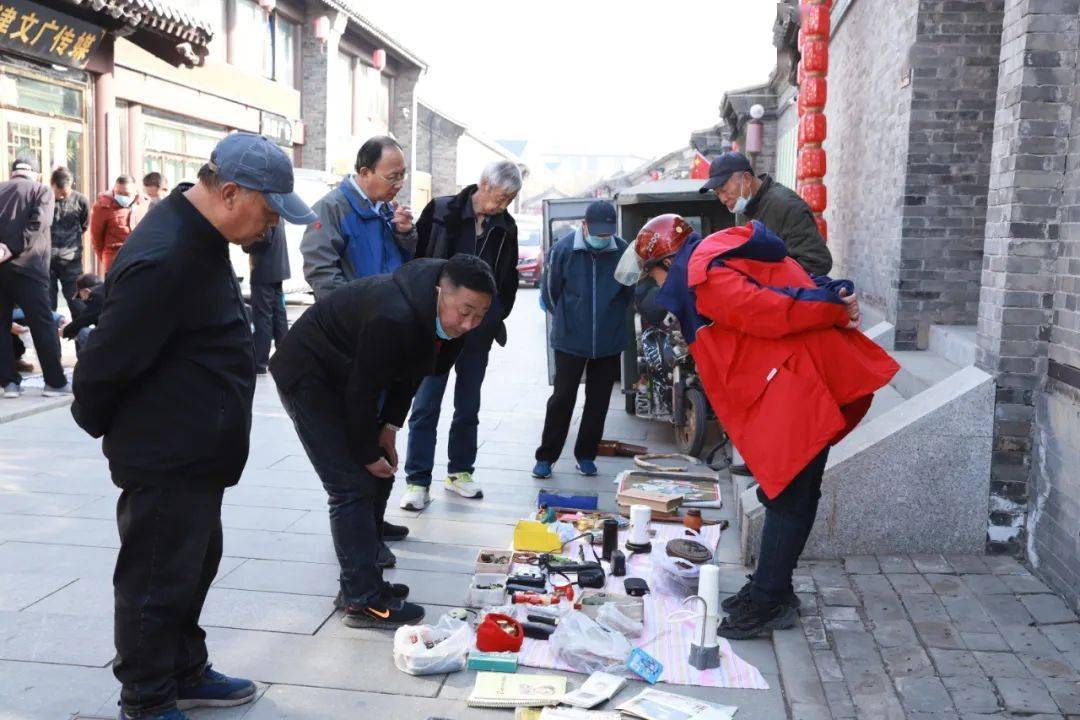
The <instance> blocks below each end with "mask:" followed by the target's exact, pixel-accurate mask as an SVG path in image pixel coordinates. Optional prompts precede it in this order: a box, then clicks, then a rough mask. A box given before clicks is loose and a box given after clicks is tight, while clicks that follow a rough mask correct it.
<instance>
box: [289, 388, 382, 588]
mask: <svg viewBox="0 0 1080 720" xmlns="http://www.w3.org/2000/svg"><path fill="white" fill-rule="evenodd" d="M278 394H279V395H280V396H281V403H282V405H284V407H285V412H287V413H288V415H289V417H290V418H292V421H293V425H294V426H295V427H296V434H297V435H298V436H299V437H300V443H301V444H302V445H303V446H304V451H305V452H306V453H307V456H308V459H309V460H311V464H312V465H313V466H314V467H315V472H316V474H317V475H318V476H319V480H321V481H322V484H323V487H324V488H325V489H326V494H327V495H328V496H329V501H328V502H329V505H330V534H331V535H332V536H333V538H334V551H335V552H336V553H337V558H338V564H339V565H340V566H341V575H340V576H339V579H340V582H341V594H342V597H343V598H344V599H345V602H346V603H347V604H349V605H366V604H367V603H369V602H371V601H373V600H374V599H375V598H376V597H378V595H379V593H380V592H382V591H383V590H384V589H385V587H386V582H385V581H384V580H383V577H382V569H381V568H379V566H378V565H376V560H377V559H378V556H379V547H380V544H381V542H382V541H381V540H380V537H381V536H382V525H383V513H384V512H386V502H387V500H388V499H389V498H390V491H391V490H392V489H393V487H394V480H393V478H389V479H383V478H377V477H375V476H374V475H372V474H371V473H369V472H368V471H367V469H366V468H365V467H364V466H363V465H362V464H361V463H360V461H359V460H356V459H355V458H354V457H353V455H352V452H351V445H352V442H351V441H350V439H349V437H348V433H347V431H346V426H347V423H346V408H345V401H344V400H343V393H342V392H341V391H340V390H335V389H333V388H331V387H329V386H327V385H326V384H324V383H323V382H321V381H320V380H318V379H316V378H306V379H304V380H301V381H300V382H299V383H298V384H297V385H296V386H295V387H294V388H292V390H291V391H290V392H288V393H285V392H280V391H279V393H278Z"/></svg>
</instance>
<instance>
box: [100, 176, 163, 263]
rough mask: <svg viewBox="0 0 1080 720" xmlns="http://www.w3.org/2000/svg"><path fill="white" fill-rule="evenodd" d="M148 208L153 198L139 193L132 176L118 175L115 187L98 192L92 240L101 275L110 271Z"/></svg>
mask: <svg viewBox="0 0 1080 720" xmlns="http://www.w3.org/2000/svg"><path fill="white" fill-rule="evenodd" d="M149 209H150V201H149V200H148V199H147V198H146V197H144V196H142V195H140V194H139V191H138V188H137V187H136V186H135V180H134V179H133V178H132V177H131V176H130V175H121V176H120V177H118V178H116V184H115V185H114V186H113V189H112V190H110V191H109V192H104V193H101V194H100V195H98V199H97V202H95V203H94V207H93V208H92V209H91V211H90V240H91V241H92V242H93V245H94V254H96V255H97V261H98V274H99V275H101V276H103V277H104V276H105V275H106V274H107V273H108V272H109V268H111V267H112V264H113V262H114V261H115V260H116V254H117V253H118V252H120V248H122V247H123V246H124V242H125V241H126V240H127V239H128V235H130V234H131V231H132V230H134V229H135V226H136V225H138V224H139V221H140V220H142V218H143V216H144V215H146V211H147V210H149Z"/></svg>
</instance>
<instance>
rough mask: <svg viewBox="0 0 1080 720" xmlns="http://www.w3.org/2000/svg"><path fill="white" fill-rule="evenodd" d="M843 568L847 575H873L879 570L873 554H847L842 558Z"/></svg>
mask: <svg viewBox="0 0 1080 720" xmlns="http://www.w3.org/2000/svg"><path fill="white" fill-rule="evenodd" d="M844 569H845V570H846V571H847V572H848V574H849V575H875V574H877V573H879V572H881V566H879V565H878V561H877V558H875V557H874V556H873V555H849V556H848V557H846V558H844Z"/></svg>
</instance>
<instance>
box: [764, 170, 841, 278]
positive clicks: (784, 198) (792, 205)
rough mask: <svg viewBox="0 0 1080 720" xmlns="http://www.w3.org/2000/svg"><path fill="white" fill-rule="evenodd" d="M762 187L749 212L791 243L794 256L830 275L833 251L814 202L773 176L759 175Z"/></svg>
mask: <svg viewBox="0 0 1080 720" xmlns="http://www.w3.org/2000/svg"><path fill="white" fill-rule="evenodd" d="M759 178H760V179H761V187H760V188H758V191H757V192H756V193H755V194H754V197H753V198H751V199H750V202H749V203H748V204H747V205H746V213H745V214H746V216H747V217H748V218H750V219H751V220H760V221H761V222H763V223H765V227H767V228H768V229H769V230H772V231H773V232H774V233H775V234H776V235H778V236H780V239H781V240H783V241H784V245H786V246H787V249H788V255H790V256H791V257H793V258H794V259H795V261H796V262H797V263H799V264H800V265H802V266H803V269H804V270H806V272H808V273H810V274H811V275H828V274H829V270H831V269H832V262H833V261H832V253H830V252H829V248H828V246H827V245H825V238H823V237H821V233H820V232H818V227H817V223H816V222H814V213H813V212H811V211H810V206H809V205H807V204H806V201H805V200H803V199H802V198H801V197H799V196H798V195H797V194H796V193H795V191H794V190H791V189H790V188H787V187H785V186H783V185H781V184H780V183H778V182H776V181H775V180H773V179H772V177H770V176H769V175H768V174H762V175H760V176H759Z"/></svg>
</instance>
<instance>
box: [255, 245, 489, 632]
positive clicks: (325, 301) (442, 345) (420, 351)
mask: <svg viewBox="0 0 1080 720" xmlns="http://www.w3.org/2000/svg"><path fill="white" fill-rule="evenodd" d="M494 294H495V279H494V277H493V276H492V274H491V270H490V269H489V268H488V266H487V264H486V263H485V262H484V261H483V260H481V259H480V258H479V257H477V256H475V255H455V256H454V257H452V258H451V259H450V260H432V259H423V260H414V261H413V262H410V263H407V264H405V265H403V266H401V267H400V268H398V269H397V270H395V271H394V273H393V274H391V275H375V276H372V277H367V278H364V279H362V280H354V281H352V282H350V283H347V284H345V285H342V286H341V287H339V288H337V289H335V290H333V291H332V292H330V293H329V294H328V295H326V296H325V297H324V298H322V299H320V300H319V301H318V302H316V303H315V305H314V306H313V307H312V308H311V309H309V310H308V311H307V312H305V313H304V315H303V316H302V317H301V318H300V319H299V320H298V321H296V323H295V324H294V325H293V327H292V329H291V330H290V331H289V333H288V335H286V336H285V340H284V341H283V342H282V343H281V345H280V346H279V347H278V350H277V352H276V353H275V354H274V357H273V358H272V359H271V360H270V371H271V374H272V375H273V378H274V382H275V383H277V386H278V393H279V394H280V395H281V401H282V404H283V405H284V406H285V411H286V412H287V413H288V414H289V417H290V418H292V421H293V424H294V425H295V426H296V433H297V435H299V436H300V442H301V443H302V444H303V446H304V450H305V451H306V452H307V455H308V458H309V459H310V460H311V464H312V465H313V466H314V467H315V472H316V473H318V475H319V479H320V480H321V481H322V483H323V487H324V488H326V492H327V494H328V495H329V498H330V499H329V502H330V533H331V535H332V536H333V539H334V549H335V551H336V552H337V556H338V563H339V564H340V565H341V575H340V584H341V591H340V593H339V594H338V598H337V600H336V605H337V606H338V607H339V608H342V609H344V611H345V617H344V618H343V622H344V624H345V625H347V626H348V627H387V628H392V627H397V626H400V625H408V624H412V623H416V622H418V621H419V620H420V619H422V618H423V616H424V609H423V608H422V607H420V606H419V605H416V604H414V603H410V602H407V601H406V599H407V598H408V595H409V588H408V587H407V586H405V585H402V584H391V583H388V582H385V581H384V580H383V576H382V569H381V568H380V566H379V564H378V557H379V548H380V546H381V541H380V537H381V535H382V524H383V512H384V511H385V509H386V503H387V500H388V499H389V497H390V491H391V489H392V487H393V483H394V473H395V472H396V471H397V466H398V457H397V449H396V437H397V431H398V430H399V429H400V428H401V426H402V425H403V424H404V423H405V415H406V414H407V413H408V411H409V405H410V404H411V403H412V399H413V395H414V394H415V393H416V389H417V388H418V387H419V385H420V381H421V380H422V379H423V378H424V377H426V376H429V375H442V374H445V373H446V372H447V371H448V370H449V369H450V367H451V365H452V364H453V362H454V360H455V359H456V358H457V355H458V353H459V352H460V351H461V345H462V342H461V341H460V340H459V338H461V336H462V335H464V334H465V333H466V332H468V331H469V330H472V329H473V328H475V327H476V326H478V325H479V324H480V321H481V320H483V318H484V314H485V313H486V312H487V310H488V308H489V307H490V306H491V299H492V296H493V295H494Z"/></svg>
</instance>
